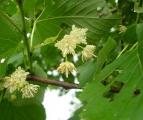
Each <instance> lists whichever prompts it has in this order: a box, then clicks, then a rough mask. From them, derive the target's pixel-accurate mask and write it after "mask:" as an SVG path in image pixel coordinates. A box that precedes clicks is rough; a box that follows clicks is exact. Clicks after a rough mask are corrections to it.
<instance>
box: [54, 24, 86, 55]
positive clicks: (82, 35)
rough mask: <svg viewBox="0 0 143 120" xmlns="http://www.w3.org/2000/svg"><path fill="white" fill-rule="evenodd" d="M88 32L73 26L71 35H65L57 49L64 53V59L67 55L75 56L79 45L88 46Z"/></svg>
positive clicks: (58, 43)
mask: <svg viewBox="0 0 143 120" xmlns="http://www.w3.org/2000/svg"><path fill="white" fill-rule="evenodd" d="M86 32H87V29H84V28H77V27H75V25H73V26H72V31H71V32H70V34H69V35H65V36H64V37H63V39H62V40H60V41H58V42H57V43H56V44H55V47H57V48H58V49H59V50H61V51H62V54H63V56H64V57H66V55H67V54H72V55H75V48H76V45H77V44H81V43H82V44H87V42H86Z"/></svg>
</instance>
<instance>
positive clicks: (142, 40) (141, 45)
mask: <svg viewBox="0 0 143 120" xmlns="http://www.w3.org/2000/svg"><path fill="white" fill-rule="evenodd" d="M136 32H137V38H138V53H139V58H140V62H141V64H142V67H143V24H138V25H137V30H136Z"/></svg>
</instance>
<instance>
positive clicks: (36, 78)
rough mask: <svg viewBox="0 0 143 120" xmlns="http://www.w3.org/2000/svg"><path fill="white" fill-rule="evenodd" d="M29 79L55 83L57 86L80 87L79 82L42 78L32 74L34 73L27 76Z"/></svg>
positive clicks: (66, 87)
mask: <svg viewBox="0 0 143 120" xmlns="http://www.w3.org/2000/svg"><path fill="white" fill-rule="evenodd" d="M27 80H32V81H37V82H40V83H45V84H50V85H55V86H59V87H63V88H65V89H80V87H79V85H78V84H74V83H68V82H64V81H58V80H49V79H46V78H41V77H37V76H32V75H29V76H27Z"/></svg>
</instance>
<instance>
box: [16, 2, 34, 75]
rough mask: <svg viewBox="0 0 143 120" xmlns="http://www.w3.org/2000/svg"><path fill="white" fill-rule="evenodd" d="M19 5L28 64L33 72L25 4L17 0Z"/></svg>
mask: <svg viewBox="0 0 143 120" xmlns="http://www.w3.org/2000/svg"><path fill="white" fill-rule="evenodd" d="M17 3H18V6H19V10H20V13H21V19H22V24H23V29H22V32H23V36H24V39H23V41H24V44H25V47H26V51H27V62H28V66H29V69H30V71H31V72H32V60H31V52H30V46H29V42H28V37H27V32H26V23H25V19H24V11H23V5H22V0H17Z"/></svg>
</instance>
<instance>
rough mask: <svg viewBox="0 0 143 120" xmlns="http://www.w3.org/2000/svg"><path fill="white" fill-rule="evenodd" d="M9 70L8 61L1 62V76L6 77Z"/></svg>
mask: <svg viewBox="0 0 143 120" xmlns="http://www.w3.org/2000/svg"><path fill="white" fill-rule="evenodd" d="M6 70H7V62H4V63H0V78H1V77H4V76H5V74H6Z"/></svg>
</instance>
